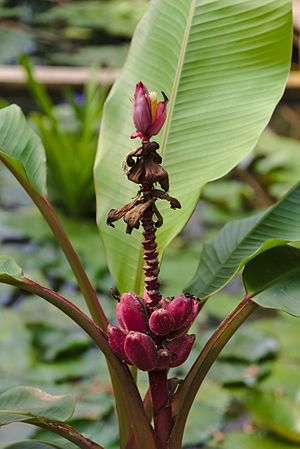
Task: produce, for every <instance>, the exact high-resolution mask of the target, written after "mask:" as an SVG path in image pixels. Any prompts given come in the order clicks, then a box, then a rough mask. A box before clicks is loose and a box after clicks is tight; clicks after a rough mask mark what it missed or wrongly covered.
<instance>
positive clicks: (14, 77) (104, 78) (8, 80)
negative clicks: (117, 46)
mask: <svg viewBox="0 0 300 449" xmlns="http://www.w3.org/2000/svg"><path fill="white" fill-rule="evenodd" d="M91 73H92V71H91V69H89V68H85V67H57V66H55V67H54V66H38V67H35V68H34V76H35V77H36V79H37V80H38V81H39V82H40V83H42V84H45V85H46V86H47V87H55V88H59V87H64V86H81V85H83V84H85V83H86V82H87V81H88V80H89V78H90V76H91ZM118 74H119V70H113V69H101V70H99V71H98V74H97V78H98V81H99V83H100V84H112V83H113V82H114V81H115V80H116V78H117V76H118ZM25 79H26V75H25V73H24V70H23V69H22V68H21V67H19V66H13V65H6V66H0V86H2V87H3V86H4V85H6V86H7V87H19V88H24V84H25Z"/></svg>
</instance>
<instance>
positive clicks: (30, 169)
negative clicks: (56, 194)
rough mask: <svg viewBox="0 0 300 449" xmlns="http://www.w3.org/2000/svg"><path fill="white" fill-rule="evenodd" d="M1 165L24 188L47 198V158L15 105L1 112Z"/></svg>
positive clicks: (39, 142)
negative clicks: (8, 170) (11, 172)
mask: <svg viewBox="0 0 300 449" xmlns="http://www.w3.org/2000/svg"><path fill="white" fill-rule="evenodd" d="M0 161H2V162H3V163H4V164H6V165H7V166H8V168H9V169H10V170H11V171H13V173H14V175H15V176H17V177H18V179H19V181H20V182H21V183H22V184H23V185H24V184H25V185H26V186H30V187H33V188H34V189H35V190H36V191H37V192H38V193H39V194H41V195H42V196H45V195H46V157H45V151H44V148H43V145H42V142H41V140H40V138H39V137H38V136H37V135H36V134H35V133H34V132H33V131H32V129H31V128H30V127H29V125H27V123H26V119H25V117H24V115H23V113H22V111H21V109H20V108H19V107H18V106H16V105H11V106H8V107H7V108H3V109H1V110H0Z"/></svg>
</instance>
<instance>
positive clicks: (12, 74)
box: [0, 65, 300, 90]
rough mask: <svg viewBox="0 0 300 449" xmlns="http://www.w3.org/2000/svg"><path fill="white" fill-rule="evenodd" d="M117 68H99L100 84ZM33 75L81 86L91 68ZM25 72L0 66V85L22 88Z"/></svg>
mask: <svg viewBox="0 0 300 449" xmlns="http://www.w3.org/2000/svg"><path fill="white" fill-rule="evenodd" d="M119 73H120V70H118V69H101V70H99V71H98V74H97V78H98V81H99V83H100V84H112V83H113V82H114V81H115V80H116V79H117V77H118V75H119ZM34 75H35V77H36V78H37V80H38V81H39V82H41V83H42V84H45V85H46V86H47V87H55V88H57V89H58V88H60V87H64V86H82V85H83V84H85V83H86V82H87V81H88V80H89V78H90V76H91V70H90V69H89V68H85V67H57V66H56V67H53V66H39V67H35V68H34ZM24 84H25V73H24V70H23V69H22V68H21V67H19V66H9V65H7V66H0V87H4V86H7V87H19V88H24ZM287 89H297V90H298V89H299V90H300V71H292V72H291V73H290V76H289V79H288V83H287Z"/></svg>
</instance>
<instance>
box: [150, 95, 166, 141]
mask: <svg viewBox="0 0 300 449" xmlns="http://www.w3.org/2000/svg"><path fill="white" fill-rule="evenodd" d="M162 94H163V96H164V101H160V102H159V103H157V109H156V117H155V119H154V120H153V122H152V124H151V126H149V128H148V130H147V134H148V135H149V136H156V134H158V133H159V131H160V130H161V128H162V127H163V124H164V123H165V121H166V118H167V103H168V98H167V97H166V95H165V94H164V93H163V92H162Z"/></svg>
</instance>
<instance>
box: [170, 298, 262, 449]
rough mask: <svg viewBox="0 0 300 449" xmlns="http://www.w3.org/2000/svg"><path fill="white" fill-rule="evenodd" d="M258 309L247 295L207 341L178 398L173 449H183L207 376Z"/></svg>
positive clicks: (175, 405) (174, 403)
mask: <svg viewBox="0 0 300 449" xmlns="http://www.w3.org/2000/svg"><path fill="white" fill-rule="evenodd" d="M257 307H258V306H257V304H255V303H254V302H253V301H251V299H250V297H249V296H248V295H246V296H245V297H244V298H243V300H242V301H241V302H240V303H239V304H238V306H237V307H236V308H235V309H234V310H233V311H232V312H231V313H230V314H229V315H228V316H227V317H226V318H225V319H224V320H223V321H222V323H221V324H220V326H219V327H218V328H217V329H216V331H215V332H214V333H213V335H212V336H211V337H210V338H209V340H208V341H207V343H206V345H205V346H204V348H203V350H202V351H201V353H200V355H199V357H198V358H197V360H196V361H195V363H194V365H193V366H192V368H191V369H190V371H189V373H188V374H187V376H186V378H185V379H184V381H183V382H182V384H181V386H180V387H179V389H178V392H177V394H176V396H175V398H174V402H173V416H175V423H174V426H173V429H172V432H171V436H170V445H169V447H170V449H181V448H182V437H183V432H184V427H185V424H186V421H187V417H188V414H189V412H190V409H191V407H192V405H193V401H194V400H195V397H196V394H197V392H198V390H199V388H200V386H201V384H202V382H203V380H204V379H205V377H206V374H207V373H208V371H209V369H210V368H211V366H212V365H213V363H214V362H215V360H216V359H217V357H218V355H219V353H220V352H221V350H222V349H223V348H224V346H225V345H226V343H227V342H228V341H229V340H230V338H231V337H232V335H233V334H234V333H235V332H236V331H237V329H238V328H239V327H240V326H241V324H242V323H243V322H244V321H245V320H246V319H247V318H248V317H249V316H250V315H251V314H252V313H253V312H254V310H255V309H256V308H257Z"/></svg>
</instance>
